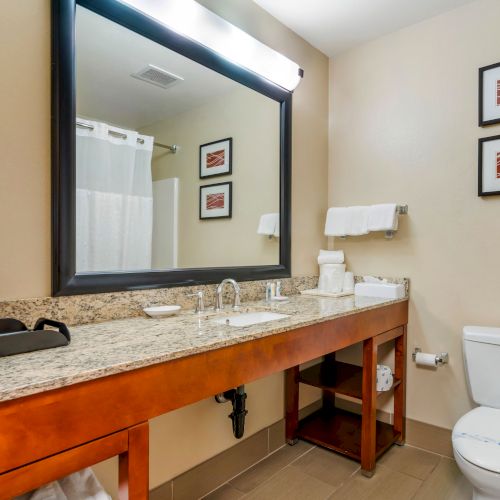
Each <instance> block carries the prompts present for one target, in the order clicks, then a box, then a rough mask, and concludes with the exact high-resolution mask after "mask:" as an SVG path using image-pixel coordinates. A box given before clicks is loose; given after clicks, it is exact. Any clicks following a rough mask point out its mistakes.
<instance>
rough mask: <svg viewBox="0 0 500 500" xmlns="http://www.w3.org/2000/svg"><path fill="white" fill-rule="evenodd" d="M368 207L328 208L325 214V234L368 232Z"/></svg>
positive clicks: (352, 234)
mask: <svg viewBox="0 0 500 500" xmlns="http://www.w3.org/2000/svg"><path fill="white" fill-rule="evenodd" d="M368 208H369V207H363V206H355V207H332V208H329V209H328V212H327V214H326V224H325V235H327V236H360V235H362V234H368Z"/></svg>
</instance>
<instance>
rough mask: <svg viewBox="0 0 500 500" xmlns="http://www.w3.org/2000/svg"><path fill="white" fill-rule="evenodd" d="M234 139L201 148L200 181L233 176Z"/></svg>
mask: <svg viewBox="0 0 500 500" xmlns="http://www.w3.org/2000/svg"><path fill="white" fill-rule="evenodd" d="M232 149H233V139H232V137H228V138H227V139H221V140H218V141H214V142H209V143H207V144H202V145H201V146H200V179H205V178H206V177H216V176H218V175H231V173H232V169H233V166H232V157H233V151H232Z"/></svg>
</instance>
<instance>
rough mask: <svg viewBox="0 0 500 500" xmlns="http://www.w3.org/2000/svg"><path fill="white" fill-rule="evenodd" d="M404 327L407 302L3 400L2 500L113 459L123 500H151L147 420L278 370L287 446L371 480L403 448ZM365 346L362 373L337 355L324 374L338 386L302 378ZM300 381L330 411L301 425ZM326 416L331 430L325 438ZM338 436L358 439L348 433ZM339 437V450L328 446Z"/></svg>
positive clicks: (319, 375)
mask: <svg viewBox="0 0 500 500" xmlns="http://www.w3.org/2000/svg"><path fill="white" fill-rule="evenodd" d="M407 322H408V301H407V300H405V301H400V302H396V303H391V304H387V305H385V304H384V305H381V306H379V307H375V308H371V309H367V310H364V311H357V312H355V313H353V314H343V315H341V316H338V317H335V318H331V319H325V320H324V321H320V322H317V323H314V324H309V325H305V326H297V327H294V328H290V330H288V331H284V332H281V333H276V334H273V335H268V336H263V337H260V338H256V339H251V340H248V341H242V342H238V343H235V344H232V345H228V346H224V347H220V348H217V349H211V350H210V349H209V350H206V351H202V352H198V353H196V354H192V355H187V356H181V357H179V358H176V359H171V360H168V361H165V362H159V363H158V362H157V363H152V364H150V365H147V366H144V367H141V368H136V369H133V370H130V371H124V372H121V373H116V374H114V375H108V376H103V377H97V378H95V379H92V380H87V381H84V382H80V383H75V384H71V385H67V386H64V387H60V388H54V389H51V390H47V391H45V392H35V393H33V394H31V395H26V396H23V397H21V396H18V397H17V398H12V399H10V400H5V401H2V402H0V428H1V429H3V430H2V432H0V500H7V499H10V498H12V497H13V496H16V495H18V494H21V493H25V492H27V491H30V490H31V489H34V488H36V487H38V486H40V485H42V484H45V483H48V482H50V481H53V480H55V479H58V478H61V477H63V476H65V475H67V474H70V473H71V472H75V471H77V470H79V469H81V468H83V467H87V466H90V465H93V464H95V463H98V462H100V461H102V460H104V459H106V458H109V457H112V456H115V455H119V457H120V466H119V469H120V470H119V477H120V500H123V499H131V500H146V499H147V498H148V424H147V422H148V420H150V419H151V418H154V417H157V416H159V415H162V414H164V413H167V412H169V411H172V410H175V409H177V408H181V407H183V406H186V405H189V404H191V403H194V402H196V401H200V400H201V399H205V398H209V397H212V396H213V395H214V394H217V393H219V392H224V391H226V390H228V389H230V388H232V387H235V386H238V385H242V384H246V383H249V382H252V381H254V380H257V379H259V378H262V377H265V376H267V375H270V374H272V373H275V372H280V371H285V374H286V436H287V439H288V440H289V441H291V440H293V439H295V438H296V437H297V436H301V437H303V438H305V439H308V440H310V441H314V442H317V443H318V444H322V445H328V443H330V445H329V446H328V447H330V448H332V449H335V450H336V451H340V452H343V453H345V454H348V455H349V456H353V457H354V458H358V459H360V460H361V464H362V468H363V470H364V471H366V472H367V473H370V472H371V471H373V469H374V467H375V458H376V456H377V454H380V453H381V452H382V451H383V450H384V449H386V448H387V447H388V446H389V445H390V444H391V443H392V442H395V441H396V442H403V441H404V399H405V396H404V389H405V365H404V363H405V352H406V346H405V338H406V326H405V325H406V324H407ZM391 339H396V373H395V376H396V379H397V384H396V386H395V388H394V397H395V411H394V425H393V426H387V425H385V424H382V423H377V422H376V419H375V416H376V398H377V394H376V391H375V378H376V364H377V348H378V346H379V345H380V344H382V343H384V342H387V341H389V340H391ZM358 342H363V343H364V368H363V371H362V373H361V372H360V370H359V368H356V367H354V368H353V367H350V366H344V365H343V364H340V363H336V362H335V361H334V358H333V357H332V356H331V355H330V356H327V359H326V361H325V363H326V365H325V366H329V365H331V366H333V372H332V373H334V374H335V377H336V378H335V380H336V381H335V383H331V380H330V379H329V378H328V377H327V378H326V379H325V378H324V377H323V373H329V371H328V370H326V371H325V372H321V370H320V371H319V372H315V371H314V370H311V371H307V370H306V371H305V372H302V373H301V372H299V365H300V364H301V363H305V362H307V361H310V360H313V359H316V358H318V357H321V356H324V355H328V354H329V353H333V352H335V351H338V350H340V349H343V348H344V347H347V346H349V345H353V344H356V343H358ZM207 374H210V376H207ZM301 379H302V380H301ZM301 381H302V382H304V383H310V384H312V385H317V386H319V387H321V388H322V389H323V390H324V393H325V397H324V401H325V406H324V408H325V412H324V413H322V414H318V415H316V416H311V417H310V418H309V419H306V420H304V421H303V422H301V423H299V422H298V395H299V383H300V382H301ZM360 386H361V388H360ZM335 393H338V394H341V393H345V394H348V395H349V394H350V395H351V396H354V397H358V399H359V396H361V400H362V402H363V416H362V418H359V417H357V416H355V415H354V416H353V415H350V416H349V418H350V419H351V420H349V419H348V418H347V416H345V415H344V414H343V413H342V412H341V411H340V410H335V411H334V413H332V414H330V413H327V412H326V410H327V409H330V410H332V409H333V407H332V404H333V401H334V400H333V397H334V394H335ZM321 415H323V416H322V417H321ZM324 415H326V417H325V416H324ZM331 415H333V416H331ZM343 415H344V416H343ZM320 417H321V418H323V419H324V422H325V424H324V425H323V427H322V429H323V433H321V432H320V430H321V427H320V426H319V425H318V423H321V420H320ZM332 422H333V424H332ZM335 422H337V424H335ZM350 422H353V423H350ZM335 425H337V426H338V428H336V427H335ZM349 425H350V426H351V427H349ZM341 428H342V429H347V430H349V429H351V430H352V432H350V431H348V432H343V433H342V432H341ZM332 429H333V431H334V432H332ZM360 429H361V430H360ZM380 429H382V431H380ZM332 434H335V435H336V436H337V442H336V443H337V444H335V443H334V442H333V441H332V440H331V439H329V436H331V435H332ZM349 434H352V436H350V435H349ZM341 436H344V437H343V438H342V439H343V441H342V442H341V441H339V440H338V438H339V437H341ZM356 443H358V444H356ZM348 450H350V451H349V452H348Z"/></svg>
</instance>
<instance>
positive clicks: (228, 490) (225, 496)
mask: <svg viewBox="0 0 500 500" xmlns="http://www.w3.org/2000/svg"><path fill="white" fill-rule="evenodd" d="M243 495H244V493H242V492H241V491H238V490H237V489H236V488H233V487H232V486H231V485H230V484H224V485H222V486H221V487H220V488H218V489H216V490H215V491H213V492H212V493H210V494H209V495H207V496H205V497H203V500H237V499H238V498H241V497H242V496H243Z"/></svg>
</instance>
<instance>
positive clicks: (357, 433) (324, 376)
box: [286, 325, 406, 476]
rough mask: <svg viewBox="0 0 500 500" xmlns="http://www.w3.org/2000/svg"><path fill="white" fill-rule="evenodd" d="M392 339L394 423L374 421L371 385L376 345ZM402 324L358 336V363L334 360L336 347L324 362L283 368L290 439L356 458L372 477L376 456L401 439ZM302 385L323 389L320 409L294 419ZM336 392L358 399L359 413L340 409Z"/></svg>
mask: <svg viewBox="0 0 500 500" xmlns="http://www.w3.org/2000/svg"><path fill="white" fill-rule="evenodd" d="M389 341H395V349H394V353H395V363H394V383H393V386H392V387H391V389H390V390H391V392H392V393H393V395H394V419H393V421H394V423H393V424H388V423H385V422H381V421H378V420H377V419H376V416H377V399H378V396H380V394H382V392H377V390H376V379H377V354H378V347H379V346H380V345H382V344H384V343H386V342H389ZM405 379H406V325H403V326H400V327H396V328H393V329H392V330H388V331H386V332H383V333H380V334H378V335H374V336H373V337H368V338H366V339H365V340H363V366H357V365H353V364H350V363H343V362H340V361H337V360H336V358H335V352H332V353H329V354H327V355H326V356H325V357H324V361H323V362H322V363H319V364H317V365H314V366H311V367H308V368H305V369H304V370H302V371H300V367H299V366H294V367H292V368H290V369H289V370H287V372H286V435H287V442H288V443H289V444H292V445H293V444H294V443H295V442H296V440H297V438H301V439H304V440H306V441H310V442H312V443H314V444H317V445H319V446H323V447H325V448H328V449H330V450H333V451H336V452H338V453H341V454H343V455H346V456H348V457H350V458H352V459H354V460H358V461H360V462H361V470H362V472H363V474H365V475H367V476H371V475H372V474H373V472H374V470H375V462H376V459H377V458H378V457H379V456H380V455H381V454H382V453H384V451H386V450H387V449H388V448H389V447H390V446H391V445H392V444H393V443H398V444H403V443H404V439H405V385H406V384H405ZM301 384H306V385H310V386H313V387H318V388H320V389H321V390H322V392H323V405H322V408H321V409H320V410H318V411H316V412H314V413H313V414H312V415H309V416H308V417H306V418H304V419H302V420H299V419H298V399H299V388H300V385H301ZM336 396H340V397H342V396H347V397H348V398H351V399H354V400H357V401H358V402H360V403H361V412H360V413H361V414H358V413H355V412H351V411H347V410H345V409H342V408H339V407H338V406H336V405H338V404H339V401H338V399H337V400H336Z"/></svg>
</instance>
